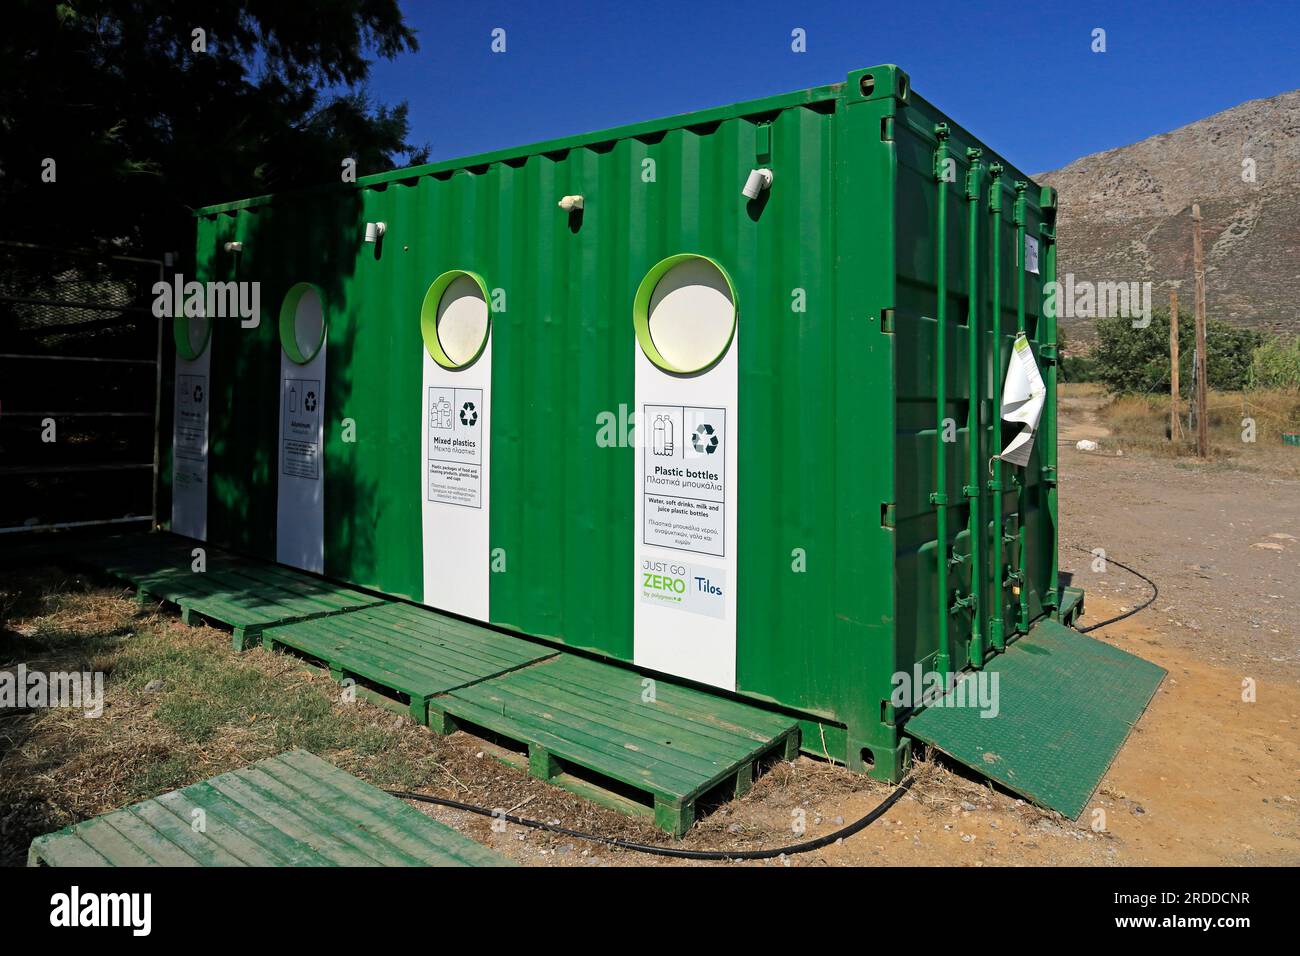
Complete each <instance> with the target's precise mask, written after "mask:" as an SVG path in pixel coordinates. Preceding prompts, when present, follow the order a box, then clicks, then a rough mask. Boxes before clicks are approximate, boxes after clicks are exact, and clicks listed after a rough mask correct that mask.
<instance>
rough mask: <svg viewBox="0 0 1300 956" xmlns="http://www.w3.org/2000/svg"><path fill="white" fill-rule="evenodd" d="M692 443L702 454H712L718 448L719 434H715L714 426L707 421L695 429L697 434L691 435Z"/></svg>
mask: <svg viewBox="0 0 1300 956" xmlns="http://www.w3.org/2000/svg"><path fill="white" fill-rule="evenodd" d="M691 444H692V445H694V446H695V450H696V451H697V452H699V453H700V454H701V455H712V454H713V453H714V452H715V451H717V450H718V436H717V435H715V434H713V426H712V425H710V424H708V423H707V422H706V423H705V424H703V425H701V426H700V427H699V428H697V429H695V434H693V435H692V436H691Z"/></svg>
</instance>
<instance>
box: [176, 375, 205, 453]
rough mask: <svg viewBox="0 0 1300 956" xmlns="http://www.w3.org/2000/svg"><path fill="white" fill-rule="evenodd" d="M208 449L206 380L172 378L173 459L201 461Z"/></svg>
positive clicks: (186, 377) (197, 376)
mask: <svg viewBox="0 0 1300 956" xmlns="http://www.w3.org/2000/svg"><path fill="white" fill-rule="evenodd" d="M207 445H208V377H207V376H206V375H185V374H181V375H178V376H176V457H177V458H188V459H190V460H191V461H203V460H204V455H205V454H206V453H207Z"/></svg>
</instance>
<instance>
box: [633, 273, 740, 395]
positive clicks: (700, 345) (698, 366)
mask: <svg viewBox="0 0 1300 956" xmlns="http://www.w3.org/2000/svg"><path fill="white" fill-rule="evenodd" d="M633 324H634V326H635V328H636V335H637V340H638V341H639V342H640V343H641V350H642V351H643V352H645V355H646V358H648V359H649V360H650V361H651V362H653V363H654V364H655V365H657V366H658V367H659V368H661V369H663V370H664V371H665V372H671V373H673V374H675V375H693V374H695V373H697V372H702V371H704V370H705V369H707V368H709V367H710V366H712V365H714V364H715V363H716V362H717V361H718V360H719V359H720V358H722V356H723V355H725V354H726V352H727V348H728V347H729V346H730V345H731V340H732V337H733V336H734V335H735V332H736V294H735V289H734V287H733V286H732V284H731V279H730V278H729V277H728V276H727V274H726V273H725V272H723V271H722V268H721V267H720V266H719V265H718V264H717V263H716V262H714V261H713V260H712V259H707V258H705V257H704V256H697V255H690V254H683V255H677V256H670V257H669V258H667V259H665V260H664V261H663V262H660V263H659V264H658V265H657V266H655V267H654V268H653V269H651V270H650V271H649V272H648V273H647V274H646V277H645V278H644V279H643V280H641V286H640V288H639V289H638V290H637V295H636V301H635V303H634V304H633Z"/></svg>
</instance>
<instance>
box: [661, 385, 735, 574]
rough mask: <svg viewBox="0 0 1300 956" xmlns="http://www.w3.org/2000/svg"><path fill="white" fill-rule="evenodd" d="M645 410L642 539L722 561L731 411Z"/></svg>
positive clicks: (682, 407) (681, 407)
mask: <svg viewBox="0 0 1300 956" xmlns="http://www.w3.org/2000/svg"><path fill="white" fill-rule="evenodd" d="M642 412H643V417H642V420H641V427H642V429H644V437H643V442H642V445H643V447H642V449H641V454H642V462H643V469H644V479H645V480H644V485H643V487H644V495H645V500H644V514H643V521H644V527H643V529H642V541H643V542H644V543H645V544H652V545H656V546H658V547H661V548H673V549H675V550H678V551H691V552H695V553H697V554H711V555H715V556H717V557H722V556H723V555H724V553H725V551H726V537H725V533H724V532H725V529H726V500H725V497H726V496H725V495H724V493H723V492H724V488H725V487H726V482H725V477H726V476H725V469H726V465H725V461H726V454H725V447H726V433H727V428H726V422H727V413H726V410H725V409H721V408H696V407H693V406H690V405H646V406H644V407H643V409H642Z"/></svg>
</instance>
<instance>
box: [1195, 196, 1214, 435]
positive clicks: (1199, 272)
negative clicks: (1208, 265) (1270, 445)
mask: <svg viewBox="0 0 1300 956" xmlns="http://www.w3.org/2000/svg"><path fill="white" fill-rule="evenodd" d="M1192 260H1193V261H1192V267H1193V268H1194V269H1195V270H1196V354H1197V356H1198V357H1199V359H1200V361H1199V362H1197V363H1196V454H1197V456H1198V457H1200V458H1209V457H1210V418H1209V415H1208V414H1206V408H1205V405H1206V396H1205V391H1206V384H1205V378H1206V376H1205V369H1206V366H1207V365H1209V361H1208V360H1209V353H1208V352H1207V351H1206V349H1205V259H1204V257H1203V256H1202V255H1201V207H1200V204H1199V203H1193V204H1192Z"/></svg>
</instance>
